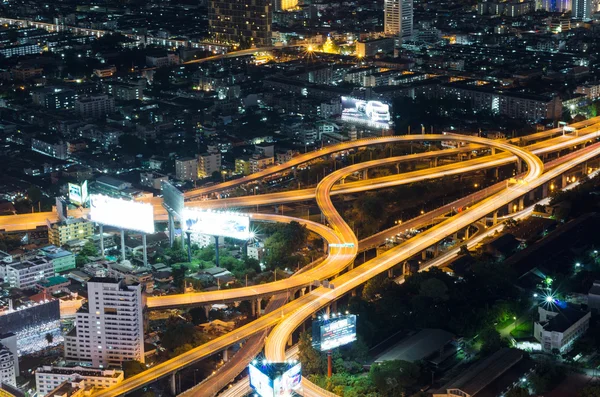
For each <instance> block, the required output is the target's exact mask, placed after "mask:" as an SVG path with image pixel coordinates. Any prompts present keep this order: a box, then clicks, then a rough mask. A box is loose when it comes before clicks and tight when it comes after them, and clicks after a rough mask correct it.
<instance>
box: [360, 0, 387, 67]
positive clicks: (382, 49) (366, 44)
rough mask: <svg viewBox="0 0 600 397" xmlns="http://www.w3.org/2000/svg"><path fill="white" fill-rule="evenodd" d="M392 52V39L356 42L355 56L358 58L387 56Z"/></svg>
mask: <svg viewBox="0 0 600 397" xmlns="http://www.w3.org/2000/svg"><path fill="white" fill-rule="evenodd" d="M386 4H387V2H386ZM393 51H394V39H392V38H380V39H373V40H364V41H357V42H356V56H358V57H359V58H364V57H372V56H373V55H377V54H379V53H383V54H387V53H390V52H393Z"/></svg>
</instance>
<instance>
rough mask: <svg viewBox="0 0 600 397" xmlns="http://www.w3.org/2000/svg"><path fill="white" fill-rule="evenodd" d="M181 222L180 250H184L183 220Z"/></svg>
mask: <svg viewBox="0 0 600 397" xmlns="http://www.w3.org/2000/svg"><path fill="white" fill-rule="evenodd" d="M180 223H181V225H180V226H181V250H182V251H185V236H184V235H183V222H180Z"/></svg>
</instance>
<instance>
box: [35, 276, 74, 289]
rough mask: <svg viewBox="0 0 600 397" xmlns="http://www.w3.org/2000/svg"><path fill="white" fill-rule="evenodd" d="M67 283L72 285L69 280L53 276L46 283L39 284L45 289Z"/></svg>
mask: <svg viewBox="0 0 600 397" xmlns="http://www.w3.org/2000/svg"><path fill="white" fill-rule="evenodd" d="M65 283H70V281H69V279H68V278H66V277H63V276H52V277H48V278H47V279H46V280H45V281H40V282H38V284H39V285H41V286H42V287H44V288H49V287H54V286H56V285H61V284H65Z"/></svg>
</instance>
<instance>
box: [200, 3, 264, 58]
mask: <svg viewBox="0 0 600 397" xmlns="http://www.w3.org/2000/svg"><path fill="white" fill-rule="evenodd" d="M271 7H272V6H271V0H210V4H209V7H208V24H209V30H210V34H211V36H212V37H213V39H215V40H216V41H217V42H220V43H231V44H239V45H241V46H242V47H244V48H249V47H251V46H253V45H254V46H256V47H261V46H270V45H271V44H272V42H271V22H272V17H273V15H272V14H273V10H272V8H271Z"/></svg>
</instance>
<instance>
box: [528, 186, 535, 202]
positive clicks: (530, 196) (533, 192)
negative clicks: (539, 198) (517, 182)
mask: <svg viewBox="0 0 600 397" xmlns="http://www.w3.org/2000/svg"><path fill="white" fill-rule="evenodd" d="M529 201H535V189H533V190H530V191H529Z"/></svg>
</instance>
